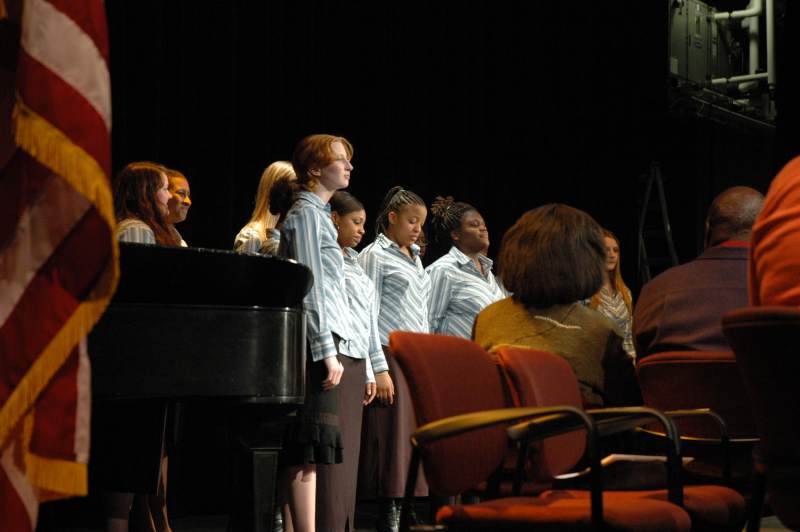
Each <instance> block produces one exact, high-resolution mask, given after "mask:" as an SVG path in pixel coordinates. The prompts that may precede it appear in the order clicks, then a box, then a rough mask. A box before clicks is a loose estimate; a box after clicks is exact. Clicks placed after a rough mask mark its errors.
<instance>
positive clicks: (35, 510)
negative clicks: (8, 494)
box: [0, 418, 39, 530]
mask: <svg viewBox="0 0 800 532" xmlns="http://www.w3.org/2000/svg"><path fill="white" fill-rule="evenodd" d="M20 423H25V419H24V418H23V420H22V421H21V422H20ZM18 443H19V438H18V437H17V438H13V439H12V440H11V442H10V443H9V444H8V445H7V446H6V448H5V449H3V453H2V455H0V467H2V468H3V472H4V473H5V474H6V477H8V481H9V482H10V483H11V485H12V486H13V487H14V491H15V492H16V494H17V496H18V497H19V499H20V500H21V501H22V505H23V506H24V507H25V512H26V513H27V514H28V520H29V521H30V522H31V530H36V518H37V516H38V514H39V498H38V497H37V495H36V488H34V487H33V485H32V484H31V483H30V482H28V477H27V476H26V475H25V471H23V470H22V469H21V468H20V465H19V464H17V462H16V461H15V458H16V457H17V456H19V457H21V456H22V454H21V453H20V452H18V451H19V449H17V444H18Z"/></svg>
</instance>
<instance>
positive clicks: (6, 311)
mask: <svg viewBox="0 0 800 532" xmlns="http://www.w3.org/2000/svg"><path fill="white" fill-rule="evenodd" d="M90 206H91V205H90V203H89V200H87V199H86V198H85V197H84V196H83V195H82V194H80V193H79V192H78V191H76V190H75V189H74V188H72V187H71V186H70V185H69V184H68V183H67V182H66V181H64V180H63V179H61V178H60V177H57V176H55V175H53V176H52V177H51V178H50V179H48V180H47V183H46V184H45V186H44V187H43V190H42V192H41V194H40V195H39V197H38V198H36V200H35V202H34V203H33V205H31V206H30V207H28V209H26V210H25V211H24V212H23V213H22V215H21V216H20V219H19V223H18V224H17V232H16V234H15V235H14V237H13V239H12V240H11V242H10V243H9V244H8V246H7V247H6V248H5V249H4V250H3V251H2V253H0V327H2V326H3V324H4V323H5V322H6V320H7V319H8V317H9V316H10V315H11V312H12V311H13V310H14V307H15V306H16V304H17V303H18V302H19V299H20V298H21V297H22V295H23V294H24V293H25V289H26V288H27V286H28V283H30V282H31V280H32V279H33V277H34V275H36V272H37V271H39V268H41V267H42V266H43V265H44V264H45V263H46V262H47V261H48V259H49V258H50V256H51V255H52V254H53V251H55V249H56V248H57V247H58V245H59V244H61V241H62V240H64V238H65V237H66V236H67V235H68V234H69V233H70V231H72V228H73V227H74V226H75V224H76V223H77V222H78V221H79V220H80V219H81V218H82V217H83V216H84V214H86V211H88V210H89V207H90ZM75 266H76V267H77V265H75Z"/></svg>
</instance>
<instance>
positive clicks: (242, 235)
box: [233, 225, 281, 255]
mask: <svg viewBox="0 0 800 532" xmlns="http://www.w3.org/2000/svg"><path fill="white" fill-rule="evenodd" d="M265 232H266V234H267V239H266V240H264V241H263V242H262V240H261V232H260V231H258V229H257V228H255V227H253V226H252V225H246V226H244V227H242V230H241V231H239V234H238V235H236V239H235V240H234V241H233V250H234V251H238V252H239V253H257V254H261V255H276V254H277V253H278V247H279V245H280V243H281V232H280V231H279V230H278V229H276V228H274V227H270V228H268V229H267V230H266V231H265Z"/></svg>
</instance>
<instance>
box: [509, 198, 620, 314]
mask: <svg viewBox="0 0 800 532" xmlns="http://www.w3.org/2000/svg"><path fill="white" fill-rule="evenodd" d="M498 258H499V262H500V268H501V269H500V278H501V279H502V281H503V284H504V285H505V287H506V288H507V289H508V290H509V291H510V292H512V293H513V297H514V299H515V300H517V301H519V302H520V303H522V304H523V305H525V306H529V307H537V308H545V307H550V306H553V305H559V304H566V303H572V302H574V301H578V300H582V299H586V298H589V297H591V296H592V295H594V293H595V292H597V291H598V290H599V289H600V286H601V285H602V283H603V271H604V269H605V262H606V251H605V242H604V240H603V231H602V229H601V228H600V226H599V225H598V224H597V222H595V221H594V219H593V218H592V217H591V216H589V215H588V214H586V213H585V212H583V211H581V210H578V209H575V208H573V207H569V206H567V205H562V204H560V203H551V204H549V205H543V206H541V207H539V208H537V209H533V210H532V211H528V212H526V213H525V214H523V215H522V217H521V218H520V219H519V220H517V222H516V223H515V224H514V225H513V226H512V227H511V228H510V229H509V230H508V231H506V234H505V235H504V236H503V241H502V243H501V244H500V253H499V257H498Z"/></svg>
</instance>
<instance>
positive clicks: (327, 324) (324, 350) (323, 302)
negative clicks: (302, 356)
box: [281, 191, 360, 362]
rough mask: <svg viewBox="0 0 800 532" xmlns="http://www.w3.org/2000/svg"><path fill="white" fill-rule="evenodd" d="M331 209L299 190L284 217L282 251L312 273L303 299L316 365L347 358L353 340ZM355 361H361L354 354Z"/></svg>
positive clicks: (339, 252)
mask: <svg viewBox="0 0 800 532" xmlns="http://www.w3.org/2000/svg"><path fill="white" fill-rule="evenodd" d="M336 236H337V234H336V229H335V228H334V227H333V221H331V208H330V206H329V205H328V204H326V203H323V201H322V199H321V198H320V197H319V196H317V195H316V194H314V193H313V192H308V191H302V192H299V193H298V195H297V199H296V201H295V202H294V204H293V205H292V207H291V208H290V209H289V212H288V214H287V215H286V221H285V222H284V224H283V240H282V242H281V244H282V246H281V251H282V252H283V253H284V254H285V255H287V256H288V257H290V258H293V259H295V260H297V261H298V262H300V263H301V264H305V265H306V266H308V267H309V268H310V269H311V272H312V273H313V274H314V285H313V286H312V287H311V290H310V291H309V292H308V294H306V297H305V299H304V300H303V307H304V308H305V311H306V326H307V329H308V341H309V344H310V346H311V359H312V360H313V361H314V362H318V361H320V360H322V359H324V358H330V357H332V356H336V345H335V344H334V342H333V334H334V333H335V334H337V335H338V336H339V337H340V338H341V340H340V342H339V353H341V354H343V355H348V356H350V341H351V340H352V338H353V337H354V334H353V331H352V320H351V318H350V309H349V307H348V304H347V293H346V288H345V281H344V259H343V258H342V248H340V247H339V244H338V243H337V242H336ZM354 358H360V357H358V356H357V355H354Z"/></svg>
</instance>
